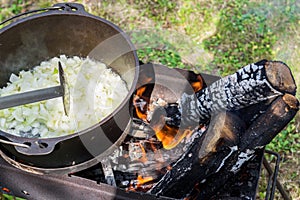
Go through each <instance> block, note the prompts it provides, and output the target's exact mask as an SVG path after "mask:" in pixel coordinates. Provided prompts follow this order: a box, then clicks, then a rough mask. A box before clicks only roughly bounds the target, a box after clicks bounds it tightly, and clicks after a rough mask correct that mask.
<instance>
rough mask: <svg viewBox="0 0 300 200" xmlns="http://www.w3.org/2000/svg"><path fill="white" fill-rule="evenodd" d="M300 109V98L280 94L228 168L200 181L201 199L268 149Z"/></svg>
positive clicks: (251, 129) (246, 136)
mask: <svg viewBox="0 0 300 200" xmlns="http://www.w3.org/2000/svg"><path fill="white" fill-rule="evenodd" d="M298 109H299V102H298V100H297V99H296V98H295V97H294V96H292V95H290V94H285V95H284V96H283V97H278V98H277V99H276V100H274V102H273V103H272V104H271V105H270V107H269V108H268V109H267V110H266V112H265V113H264V114H262V115H260V116H259V117H258V118H257V119H256V120H255V121H254V122H253V123H252V124H251V125H250V126H249V127H248V128H247V130H246V131H245V132H244V133H243V135H242V136H241V139H240V143H239V144H238V149H239V150H238V151H236V152H234V153H233V154H232V155H231V156H230V158H229V159H228V161H227V162H226V163H225V164H224V167H223V168H222V169H221V170H220V171H219V172H217V173H216V174H214V175H212V176H210V177H209V178H207V181H206V182H205V184H200V185H199V186H198V187H199V188H201V190H199V194H198V199H209V198H210V197H212V196H213V195H214V194H216V193H217V192H218V191H219V190H220V188H222V187H223V186H224V185H225V184H226V183H227V182H228V181H229V180H232V179H233V178H234V177H235V176H236V173H238V172H239V171H240V169H241V167H242V166H243V164H244V163H246V162H247V161H249V160H251V159H254V157H255V155H256V153H257V152H258V151H260V149H262V148H264V146H265V145H266V144H268V143H269V142H270V141H271V140H272V139H273V138H274V137H275V136H276V135H277V134H278V133H279V132H280V131H281V130H282V129H283V128H284V127H285V126H286V125H287V124H288V123H289V121H290V120H291V119H292V118H293V117H294V116H295V114H296V113H297V111H298Z"/></svg>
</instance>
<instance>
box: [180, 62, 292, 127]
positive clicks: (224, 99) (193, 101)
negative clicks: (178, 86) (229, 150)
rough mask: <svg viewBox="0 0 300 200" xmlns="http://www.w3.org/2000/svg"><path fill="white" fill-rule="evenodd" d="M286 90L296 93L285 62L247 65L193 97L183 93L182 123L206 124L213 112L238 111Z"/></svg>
mask: <svg viewBox="0 0 300 200" xmlns="http://www.w3.org/2000/svg"><path fill="white" fill-rule="evenodd" d="M282 72H289V74H281V73H282ZM279 80H281V81H280V82H278V81H279ZM282 80H283V81H284V82H283V81H282ZM277 89H278V90H277ZM285 90H287V92H289V93H291V94H293V93H294V92H295V82H294V79H293V77H292V75H291V73H290V70H289V68H288V67H287V66H286V65H285V64H283V63H281V62H272V61H266V60H262V61H260V62H257V63H253V64H249V65H247V66H245V67H243V68H241V69H240V70H238V71H237V72H236V73H234V74H232V75H229V76H227V77H224V78H222V79H220V80H218V81H216V82H214V83H213V84H211V85H210V86H209V87H207V88H204V89H203V90H200V91H199V92H197V93H196V94H195V96H194V95H187V94H185V95H183V96H182V98H181V114H182V124H187V125H186V126H189V125H191V124H192V125H195V124H198V123H199V122H200V123H205V122H207V120H209V118H210V117H211V115H212V114H213V113H216V112H220V111H222V110H223V111H224V110H227V111H233V110H240V109H242V108H245V107H248V106H251V105H254V104H257V103H260V102H263V101H266V100H269V99H271V100H272V99H274V98H275V97H277V96H280V95H282V91H285Z"/></svg>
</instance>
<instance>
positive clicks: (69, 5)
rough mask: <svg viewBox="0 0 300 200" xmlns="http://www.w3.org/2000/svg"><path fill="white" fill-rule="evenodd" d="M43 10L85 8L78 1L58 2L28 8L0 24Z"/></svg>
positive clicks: (70, 10)
mask: <svg viewBox="0 0 300 200" xmlns="http://www.w3.org/2000/svg"><path fill="white" fill-rule="evenodd" d="M43 11H46V12H47V11H66V12H81V13H86V12H85V9H84V6H83V5H82V4H78V3H58V4H55V5H53V6H51V7H47V8H40V9H35V10H29V11H26V12H23V13H20V14H17V15H14V16H12V17H10V18H8V19H6V20H4V21H2V22H0V26H2V25H3V24H5V23H7V22H9V21H11V20H13V19H16V18H19V17H22V16H25V15H29V14H33V13H39V12H43Z"/></svg>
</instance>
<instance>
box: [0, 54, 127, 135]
mask: <svg viewBox="0 0 300 200" xmlns="http://www.w3.org/2000/svg"><path fill="white" fill-rule="evenodd" d="M59 61H60V62H61V64H62V67H63V69H64V73H65V76H66V79H67V83H68V87H69V90H70V112H69V115H68V116H66V115H65V113H64V107H63V102H62V98H55V99H50V100H46V101H41V102H37V103H32V104H27V105H22V106H17V107H13V108H8V109H4V110H0V129H1V130H2V131H5V132H8V133H10V134H13V135H17V136H22V137H42V138H50V137H59V136H64V135H68V134H72V133H75V132H78V131H81V130H83V129H86V128H88V127H90V126H92V125H94V124H96V123H98V122H99V121H101V120H102V119H103V118H105V117H106V116H107V115H109V114H110V113H112V112H113V111H114V110H115V109H116V108H117V106H119V105H120V103H121V102H122V101H123V100H124V99H125V97H126V95H127V93H128V89H127V86H126V83H125V82H124V81H123V80H122V79H121V77H120V76H119V75H118V74H116V73H115V72H113V71H112V70H111V69H110V68H108V67H107V66H106V65H105V64H103V63H101V62H99V61H94V60H92V59H90V58H80V57H78V56H74V57H70V58H68V57H67V56H65V55H61V56H59V57H54V58H52V59H50V60H48V61H43V62H41V63H40V65H39V66H36V67H34V68H33V70H30V71H24V70H22V71H20V73H19V74H18V75H15V74H11V76H10V79H9V82H8V83H7V86H6V87H4V88H1V89H0V96H6V95H12V94H15V93H21V92H26V91H30V90H37V89H41V88H46V87H53V86H57V85H59V75H58V69H57V68H58V62H59ZM91 97H94V98H91Z"/></svg>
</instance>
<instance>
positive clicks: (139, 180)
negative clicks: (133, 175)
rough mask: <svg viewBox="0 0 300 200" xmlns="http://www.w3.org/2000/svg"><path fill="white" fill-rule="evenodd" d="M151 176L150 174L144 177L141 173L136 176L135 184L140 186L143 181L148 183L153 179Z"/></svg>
mask: <svg viewBox="0 0 300 200" xmlns="http://www.w3.org/2000/svg"><path fill="white" fill-rule="evenodd" d="M153 180H154V179H153V177H152V176H146V177H142V176H141V175H138V177H137V186H138V187H139V186H141V185H144V184H145V183H148V182H150V181H153Z"/></svg>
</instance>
